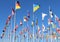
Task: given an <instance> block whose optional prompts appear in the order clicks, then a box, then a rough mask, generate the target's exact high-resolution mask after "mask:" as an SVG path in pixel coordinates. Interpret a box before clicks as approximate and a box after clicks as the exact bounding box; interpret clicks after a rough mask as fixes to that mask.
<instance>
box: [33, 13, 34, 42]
mask: <svg viewBox="0 0 60 42" xmlns="http://www.w3.org/2000/svg"><path fill="white" fill-rule="evenodd" d="M33 22H34V13H33ZM33 42H34V25H33Z"/></svg>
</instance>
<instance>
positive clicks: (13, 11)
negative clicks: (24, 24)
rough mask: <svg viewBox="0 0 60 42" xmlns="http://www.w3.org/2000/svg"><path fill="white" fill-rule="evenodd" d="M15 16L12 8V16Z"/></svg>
mask: <svg viewBox="0 0 60 42" xmlns="http://www.w3.org/2000/svg"><path fill="white" fill-rule="evenodd" d="M14 14H15V10H14V9H13V8H12V16H13V15H14Z"/></svg>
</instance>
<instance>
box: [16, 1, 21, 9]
mask: <svg viewBox="0 0 60 42" xmlns="http://www.w3.org/2000/svg"><path fill="white" fill-rule="evenodd" d="M15 8H16V9H20V8H21V6H20V3H19V1H17V2H16V6H15Z"/></svg>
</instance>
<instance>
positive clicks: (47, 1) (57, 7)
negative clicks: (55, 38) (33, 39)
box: [0, 0, 60, 42]
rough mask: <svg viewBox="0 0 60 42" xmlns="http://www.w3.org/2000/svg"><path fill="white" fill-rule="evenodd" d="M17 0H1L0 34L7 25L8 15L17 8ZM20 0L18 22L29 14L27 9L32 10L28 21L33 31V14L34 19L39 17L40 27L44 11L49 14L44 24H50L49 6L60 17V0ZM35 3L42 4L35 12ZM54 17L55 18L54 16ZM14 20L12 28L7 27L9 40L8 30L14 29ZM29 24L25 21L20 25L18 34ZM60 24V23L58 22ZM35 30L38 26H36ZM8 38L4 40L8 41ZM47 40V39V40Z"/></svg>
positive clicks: (17, 11)
mask: <svg viewBox="0 0 60 42" xmlns="http://www.w3.org/2000/svg"><path fill="white" fill-rule="evenodd" d="M16 1H17V0H0V36H1V34H2V30H3V28H4V26H5V23H6V20H7V18H8V16H9V15H10V14H11V12H12V8H14V9H15V2H16ZM18 1H19V2H20V5H21V9H18V10H16V24H18V25H19V23H20V20H22V21H23V17H24V16H27V10H28V11H29V12H30V19H29V21H28V24H29V27H30V28H29V29H30V32H31V33H32V27H31V21H32V20H33V14H34V16H35V17H34V20H36V18H38V25H39V26H40V28H42V12H43V13H46V14H47V16H46V17H45V19H44V25H45V26H46V27H47V26H48V23H47V22H48V18H49V17H50V16H49V6H50V8H51V10H52V12H53V14H56V15H57V16H58V17H59V18H60V0H18ZM33 4H38V5H40V8H39V9H38V10H37V11H36V12H35V13H33ZM53 19H54V18H53ZM11 21H12V22H11V23H12V28H7V31H6V33H5V36H6V37H4V38H6V40H7V42H9V40H8V37H7V35H8V31H9V30H10V29H11V30H12V29H13V28H14V27H13V26H14V24H13V23H14V20H13V18H12V20H11ZM53 21H54V20H53ZM26 26H27V23H26V22H24V21H23V26H19V28H18V29H17V32H16V33H17V35H19V31H20V30H22V29H23V28H24V27H26ZM57 26H58V24H57ZM34 28H35V32H36V29H37V27H36V26H35V27H34ZM6 40H5V41H4V42H6ZM0 41H1V42H2V39H0ZM41 42H42V41H41ZM45 42H46V41H45Z"/></svg>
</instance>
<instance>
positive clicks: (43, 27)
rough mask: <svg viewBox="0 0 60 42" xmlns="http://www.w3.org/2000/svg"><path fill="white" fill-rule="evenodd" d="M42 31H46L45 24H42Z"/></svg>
mask: <svg viewBox="0 0 60 42" xmlns="http://www.w3.org/2000/svg"><path fill="white" fill-rule="evenodd" d="M42 31H43V32H44V31H45V26H44V24H42Z"/></svg>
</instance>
